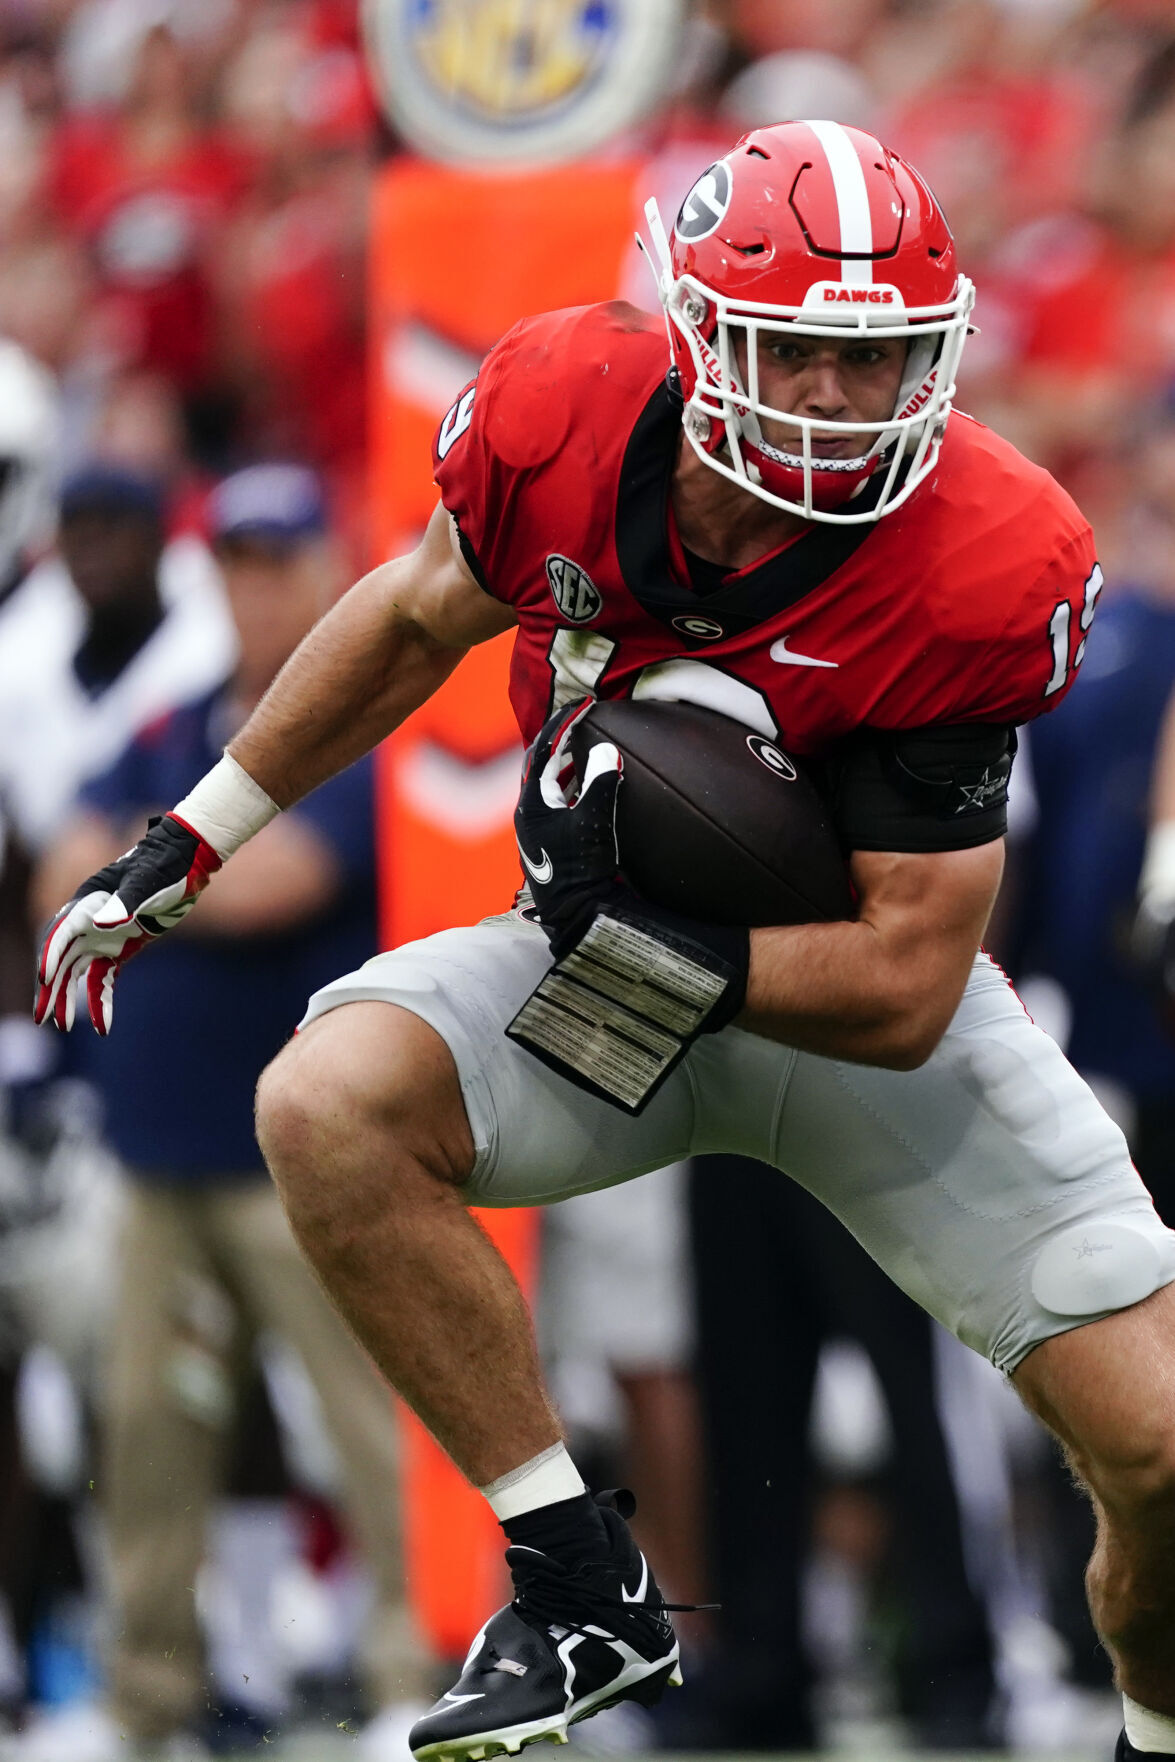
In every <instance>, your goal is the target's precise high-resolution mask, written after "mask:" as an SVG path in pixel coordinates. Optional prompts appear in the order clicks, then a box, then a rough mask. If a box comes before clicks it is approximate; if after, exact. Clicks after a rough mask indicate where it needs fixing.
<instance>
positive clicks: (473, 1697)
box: [441, 1689, 485, 1701]
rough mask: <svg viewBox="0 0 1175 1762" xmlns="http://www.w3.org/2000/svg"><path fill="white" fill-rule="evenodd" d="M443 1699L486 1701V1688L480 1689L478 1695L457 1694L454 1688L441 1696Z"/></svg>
mask: <svg viewBox="0 0 1175 1762" xmlns="http://www.w3.org/2000/svg"><path fill="white" fill-rule="evenodd" d="M441 1700H442V1701H484V1700H485V1690H484V1689H479V1690H478V1692H477V1694H476V1695H455V1694H453V1692H452V1690H450V1691H449V1692H448V1693H447V1694H444V1695H442V1696H441Z"/></svg>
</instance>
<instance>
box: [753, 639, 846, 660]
mask: <svg viewBox="0 0 1175 1762" xmlns="http://www.w3.org/2000/svg"><path fill="white" fill-rule="evenodd" d="M768 653H769V654H770V656H771V659H772V660H773V661H778V662H779V663H780V664H781V665H784V664H789V663H790V665H791V666H793V667H839V666H840V662H839V661H818V660H817V659H816V658H815V656H814V655H798V654H796V653H795V651H794V650H793V649H789V648H788V646H787V637H786V636H781V637H780V639H779V641H778V642H773V643H772V644H771V647H770V649H769V650H768Z"/></svg>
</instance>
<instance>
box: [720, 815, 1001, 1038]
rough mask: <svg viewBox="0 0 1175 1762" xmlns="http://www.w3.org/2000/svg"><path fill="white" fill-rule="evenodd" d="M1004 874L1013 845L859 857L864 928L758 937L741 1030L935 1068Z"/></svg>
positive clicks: (799, 929) (803, 929)
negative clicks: (933, 1056) (1007, 853)
mask: <svg viewBox="0 0 1175 1762" xmlns="http://www.w3.org/2000/svg"><path fill="white" fill-rule="evenodd" d="M1003 866H1004V845H1003V840H1002V839H997V840H994V841H993V842H992V843H990V844H982V845H979V846H978V847H977V848H975V849H973V850H954V851H937V852H933V853H928V854H922V853H918V854H906V853H892V852H878V851H858V852H857V853H856V855H855V856H854V857H853V860H852V865H851V868H852V876H853V882H854V885H855V886H856V888H857V892H858V895H859V899H860V905H859V912H858V916H857V918H856V919H855V920H854V921H852V922H850V923H843V924H801V925H796V926H793V927H789V928H787V929H768V930H753V931H752V932H751V964H750V971H749V976H748V981H747V998H746V1004H745V1006H744V1009H743V1013H742V1015H741V1017H740V1018H739V1021H740V1024H741V1026H743V1027H745V1028H750V1029H751V1030H752V1031H753V1032H754V1033H756V1034H762V1035H764V1036H765V1037H766V1038H768V1039H770V1040H782V1041H784V1042H786V1044H788V1045H789V1046H798V1047H799V1048H801V1050H803V1051H805V1052H817V1053H821V1054H823V1055H824V1056H825V1057H828V1058H847V1059H852V1060H854V1061H855V1062H857V1063H860V1064H875V1065H884V1066H888V1067H889V1068H891V1069H893V1070H910V1069H913V1068H914V1067H916V1066H917V1065H920V1064H924V1063H925V1061H926V1060H927V1059H928V1058H929V1057H930V1055H931V1053H932V1052H933V1051H934V1049H935V1047H936V1046H937V1045H938V1042H939V1041H940V1040H941V1038H942V1036H943V1034H944V1033H945V1032H946V1029H947V1027H948V1025H949V1023H950V1020H951V1017H952V1016H953V1015H954V1013H955V1011H956V1009H957V1008H958V1006H959V1000H960V999H961V997H962V995H963V990H964V988H965V986H966V983H967V976H968V974H969V973H970V971H971V963H972V961H973V960H974V958H975V955H976V952H977V950H978V948H979V944H980V942H981V940H982V938H983V933H984V930H985V929H986V926H987V920H988V917H989V916H990V914H991V908H992V906H993V904H994V903H995V896H996V893H997V891H998V889H999V884H1000V877H1001V875H1002V873H1003Z"/></svg>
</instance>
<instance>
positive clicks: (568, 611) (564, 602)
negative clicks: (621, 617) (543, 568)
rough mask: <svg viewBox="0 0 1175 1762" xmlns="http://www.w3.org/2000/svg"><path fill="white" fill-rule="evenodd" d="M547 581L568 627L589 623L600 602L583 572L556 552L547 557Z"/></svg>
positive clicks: (597, 610)
mask: <svg viewBox="0 0 1175 1762" xmlns="http://www.w3.org/2000/svg"><path fill="white" fill-rule="evenodd" d="M547 580H548V581H549V582H550V584H551V594H552V597H553V598H554V601H555V604H556V605H557V606H558V608H559V611H560V614H561V616H562V617H564V618H566V620H567V622H568V623H569V624H590V623H591V621H592V619H593V618H594V617H596V615H597V613H598V612H599V610H600V607H601V606H602V605H603V603H604V602H603V600H602V599H601V597H600V590H599V588H598V587H597V586H596V584H595V582H594V581H593V580H592V578H591V576H590V575H589V574H588V572H587V570H586V569H581V568H580V566H579V564H578V563H573V562H572V561H571V558H570V557H563V556H560V555H559V553H558V552H557V551H556V552H554V553H553V554H552V555H551V556H549V557H548V558H547Z"/></svg>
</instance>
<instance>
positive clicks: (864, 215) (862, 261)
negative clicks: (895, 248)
mask: <svg viewBox="0 0 1175 1762" xmlns="http://www.w3.org/2000/svg"><path fill="white" fill-rule="evenodd" d="M805 126H806V127H807V128H810V129H811V131H812V133H813V134H814V135H815V136H816V139H817V140H818V141H819V142H820V145H821V146H822V147H823V148H824V152H825V155H826V157H827V159H828V169H829V170H830V171H831V173H832V186H833V189H834V191H835V193H836V206H837V211H838V213H839V216H840V248H841V250H842V251H852V252H854V253H855V254H856V256H855V261H854V260H852V259H850V260H848V261H845V262H842V263H841V266H840V278H841V280H842V281H844V282H849V283H850V284H852V285H855V286H857V287H867V286H868V285H869V284H870V282H872V280H873V264H872V261H871V259H872V256H873V216H872V215H871V214H870V212H869V191H868V189H867V188H866V184H865V173H864V171H863V170H862V169H861V161H860V160H859V159H858V157H857V149H856V148H855V147H854V145H853V143H852V140H851V138H850V136H849V133H848V131H847V129H845V128H844V127H843V126H842V125H841V124H840V123H839V122H809V123H807V124H806V125H805Z"/></svg>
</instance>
